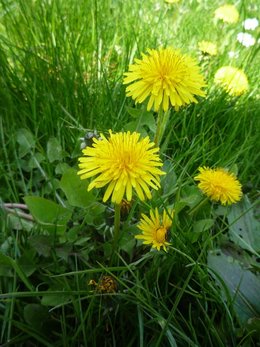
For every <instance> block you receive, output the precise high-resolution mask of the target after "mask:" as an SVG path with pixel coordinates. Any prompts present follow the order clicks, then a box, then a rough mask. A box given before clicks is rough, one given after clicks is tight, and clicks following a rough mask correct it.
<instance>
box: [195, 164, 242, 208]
mask: <svg viewBox="0 0 260 347" xmlns="http://www.w3.org/2000/svg"><path fill="white" fill-rule="evenodd" d="M199 172H200V173H199V174H198V175H197V176H196V177H195V178H194V179H195V180H196V181H199V184H198V187H199V188H200V189H201V190H202V192H203V193H204V194H206V195H207V196H208V197H209V198H210V199H211V200H213V201H219V202H220V203H221V204H222V205H230V204H233V203H236V202H238V201H239V200H240V199H241V197H242V189H241V188H242V187H241V184H240V182H239V181H238V180H237V178H236V176H235V175H234V174H233V173H230V172H228V171H227V170H225V169H223V168H217V169H210V168H208V167H200V168H199Z"/></svg>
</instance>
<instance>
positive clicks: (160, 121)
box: [154, 108, 170, 147]
mask: <svg viewBox="0 0 260 347" xmlns="http://www.w3.org/2000/svg"><path fill="white" fill-rule="evenodd" d="M169 114H170V110H168V111H166V112H164V111H163V110H162V108H160V109H159V112H158V118H157V127H156V133H155V137H154V143H155V147H158V146H160V142H161V140H162V137H163V134H164V131H165V129H166V125H167V123H168V119H169Z"/></svg>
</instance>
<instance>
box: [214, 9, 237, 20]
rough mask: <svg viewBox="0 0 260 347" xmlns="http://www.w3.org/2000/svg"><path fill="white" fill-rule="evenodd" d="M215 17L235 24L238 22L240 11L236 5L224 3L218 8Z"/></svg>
mask: <svg viewBox="0 0 260 347" xmlns="http://www.w3.org/2000/svg"><path fill="white" fill-rule="evenodd" d="M215 18H217V19H221V20H222V21H223V22H225V23H230V24H234V23H237V22H238V19H239V13H238V11H237V9H236V7H235V6H234V5H223V6H220V7H219V8H217V9H216V11H215Z"/></svg>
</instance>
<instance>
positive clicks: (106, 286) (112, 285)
mask: <svg viewBox="0 0 260 347" xmlns="http://www.w3.org/2000/svg"><path fill="white" fill-rule="evenodd" d="M88 284H89V285H91V286H95V287H96V290H97V291H98V292H100V293H115V292H116V291H117V288H118V285H117V281H116V280H115V279H114V278H113V277H112V276H102V277H101V280H100V282H99V283H97V282H96V281H95V280H93V279H92V280H90V281H89V283H88Z"/></svg>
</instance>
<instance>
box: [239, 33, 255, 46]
mask: <svg viewBox="0 0 260 347" xmlns="http://www.w3.org/2000/svg"><path fill="white" fill-rule="evenodd" d="M237 41H238V42H240V43H241V44H242V45H243V46H245V47H251V46H254V44H255V38H254V37H253V36H252V35H251V34H248V33H238V34H237Z"/></svg>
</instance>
